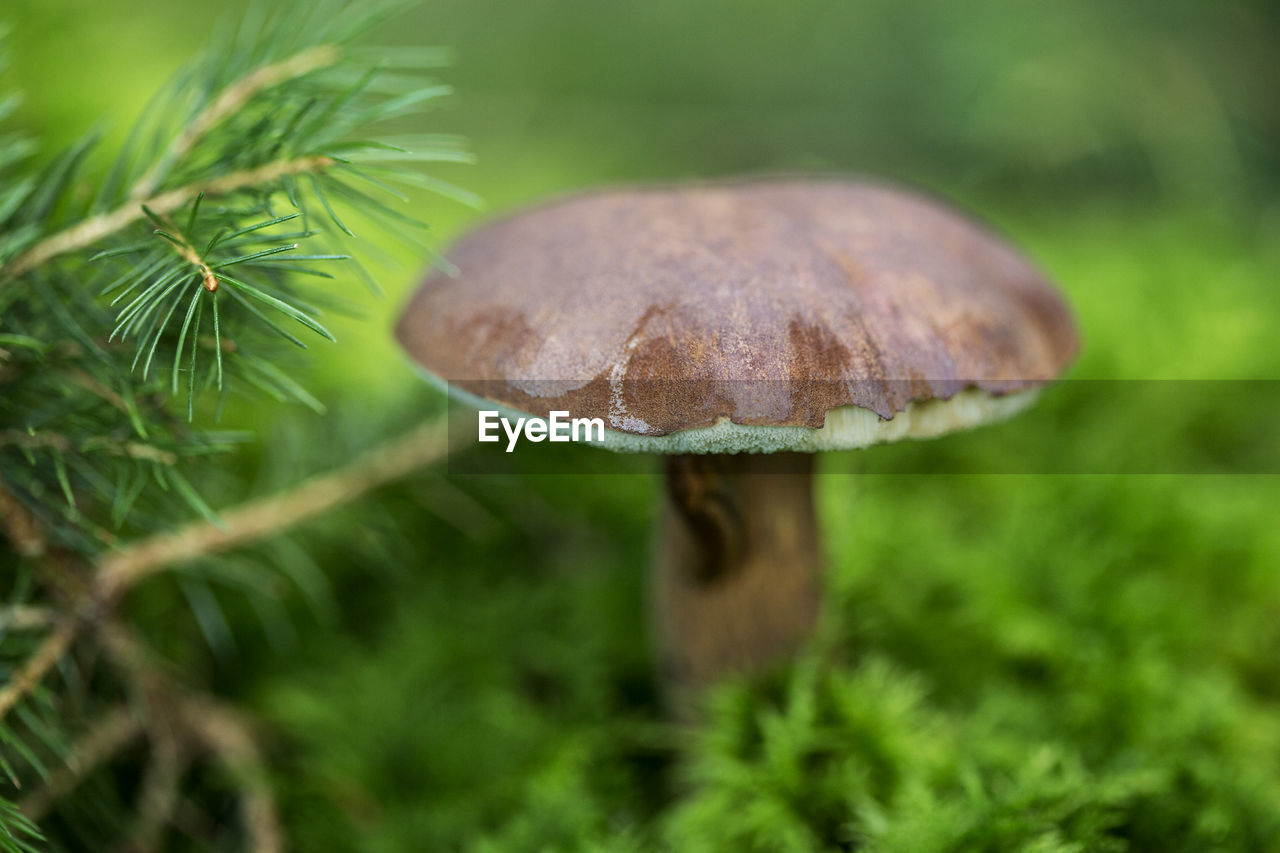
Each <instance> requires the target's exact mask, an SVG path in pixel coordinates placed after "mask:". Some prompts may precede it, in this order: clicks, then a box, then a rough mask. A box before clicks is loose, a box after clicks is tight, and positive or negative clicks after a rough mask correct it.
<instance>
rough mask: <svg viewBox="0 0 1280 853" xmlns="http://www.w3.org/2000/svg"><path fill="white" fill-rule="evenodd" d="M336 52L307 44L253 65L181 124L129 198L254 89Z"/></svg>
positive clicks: (329, 59) (333, 58)
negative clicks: (283, 56)
mask: <svg viewBox="0 0 1280 853" xmlns="http://www.w3.org/2000/svg"><path fill="white" fill-rule="evenodd" d="M340 56H341V51H340V50H339V49H338V46H337V45H333V44H322V45H319V46H317V47H312V48H308V49H307V50H304V51H302V52H301V53H298V54H295V55H294V56H291V57H289V58H288V59H286V60H283V61H282V62H277V63H274V64H272V65H264V66H262V67H261V68H256V69H254V70H253V71H251V72H250V73H249V74H246V75H245V76H244V77H241V78H240V79H239V80H237V81H236V82H234V83H232V84H231V85H230V86H228V87H227V88H226V89H224V90H223V92H222V94H220V95H219V96H218V97H217V98H215V99H214V100H213V102H212V103H211V104H209V105H208V106H207V107H205V108H204V110H202V111H201V112H200V113H199V114H198V115H197V116H196V117H195V118H194V119H192V121H191V123H190V124H188V125H187V126H186V127H185V128H183V130H182V132H181V133H180V134H178V136H177V138H176V139H174V140H173V142H172V144H170V146H169V149H168V150H167V151H166V152H165V153H164V154H163V155H162V156H161V157H160V159H159V160H157V161H156V163H155V165H153V166H152V167H151V168H150V169H148V170H147V173H146V174H145V175H143V176H142V177H141V178H139V179H138V182H137V183H136V184H134V186H133V188H132V189H131V190H130V191H129V199H130V200H131V201H134V202H140V201H142V200H143V199H146V198H147V197H148V196H149V195H151V194H152V193H154V192H155V189H156V187H157V186H158V185H159V184H160V181H161V180H162V179H163V175H164V172H165V171H166V170H167V169H169V168H170V167H172V165H173V164H174V163H177V162H178V161H180V160H181V159H182V158H183V157H185V156H186V155H187V154H189V153H191V149H192V148H193V147H194V146H195V144H196V142H197V141H199V140H200V138H201V137H202V136H204V135H205V134H206V133H207V132H208V131H209V130H210V129H211V128H213V127H215V126H216V125H217V124H218V123H219V122H221V121H222V120H223V119H225V118H227V117H228V116H230V115H233V114H234V113H235V112H236V111H238V110H239V109H240V108H241V107H243V106H244V105H245V103H246V102H248V100H249V99H250V98H252V97H253V96H254V95H256V94H257V93H258V92H260V91H262V90H263V89H269V88H271V87H272V86H276V85H279V84H280V83H283V82H284V81H286V80H292V79H296V78H298V77H302V76H304V75H306V74H309V73H311V72H312V71H316V70H317V69H320V68H325V67H328V66H331V65H333V64H334V63H336V62H337V61H338V58H339V57H340Z"/></svg>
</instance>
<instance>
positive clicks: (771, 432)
mask: <svg viewBox="0 0 1280 853" xmlns="http://www.w3.org/2000/svg"><path fill="white" fill-rule="evenodd" d="M421 372H422V373H423V374H424V375H425V376H426V377H427V378H428V380H430V381H431V382H432V384H435V385H437V386H440V387H443V388H447V390H448V393H449V394H450V396H452V397H453V398H454V399H455V400H457V401H459V402H461V403H463V404H465V405H467V406H471V407H473V408H475V409H477V410H485V411H497V412H498V413H499V414H500V415H501V416H502V417H504V418H508V419H510V420H511V421H512V422H514V421H515V420H516V419H518V418H530V417H534V416H533V415H530V414H529V413H527V412H521V411H518V410H516V409H513V408H510V407H509V406H504V405H502V404H501V403H495V402H493V401H492V400H486V399H484V398H482V397H478V396H476V395H475V394H471V393H469V392H467V391H464V390H462V389H461V388H458V387H457V386H454V385H446V383H444V382H442V381H441V380H440V378H439V377H437V376H434V375H433V374H431V373H429V372H427V371H421ZM1040 391H1041V389H1040V388H1030V389H1027V390H1024V391H1015V392H1013V393H1009V394H1003V395H1000V396H995V395H992V394H989V393H987V392H986V391H983V390H981V389H979V388H967V389H965V390H964V391H961V392H959V393H957V394H955V395H954V396H953V397H951V398H950V399H947V400H943V399H939V398H934V399H930V400H916V401H913V402H911V403H908V404H907V407H906V408H905V409H904V410H903V411H901V412H898V413H897V414H896V415H894V416H893V417H892V418H889V419H887V420H886V419H884V418H882V417H880V416H879V415H878V414H876V413H875V412H873V411H871V410H870V409H864V408H862V407H861V406H841V407H839V408H836V409H831V410H830V411H828V412H827V417H826V423H824V424H823V426H822V427H821V428H819V429H814V428H812V427H805V426H757V425H754V424H735V423H733V422H732V421H730V420H729V419H728V418H724V419H721V420H720V421H718V422H717V423H715V424H714V425H712V426H708V427H695V428H693V429H686V430H681V431H679V432H673V433H670V434H668V435H636V434H635V433H629V432H620V431H618V430H614V429H609V428H608V427H606V428H605V430H604V440H603V441H594V440H593V441H591V442H580V443H589V444H591V445H592V446H595V447H601V448H604V449H606V450H612V451H614V452H616V453H657V454H678V453H692V454H710V453H780V452H783V451H799V452H802V453H819V452H822V451H824V450H856V449H858V448H862V447H870V446H871V445H873V444H885V443H888V442H894V441H902V440H903V439H909V438H915V439H919V438H934V437H936V436H939V435H945V434H947V433H949V432H957V431H959V430H964V429H970V428H972V427H976V426H981V425H982V424H988V423H996V422H999V421H1003V420H1005V419H1006V418H1009V417H1012V416H1013V415H1016V414H1017V413H1019V412H1021V411H1022V410H1023V409H1026V408H1027V407H1028V406H1030V405H1031V404H1032V403H1034V402H1035V400H1036V398H1037V397H1038V396H1039V395H1040ZM569 417H574V414H573V413H570V414H569ZM594 433H595V430H592V434H594ZM503 440H504V441H505V439H503ZM522 443H523V442H522Z"/></svg>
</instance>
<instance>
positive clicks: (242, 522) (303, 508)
mask: <svg viewBox="0 0 1280 853" xmlns="http://www.w3.org/2000/svg"><path fill="white" fill-rule="evenodd" d="M446 450H447V428H446V427H445V426H443V425H441V424H437V423H430V424H427V425H425V426H422V427H419V428H418V429H416V430H414V431H412V432H410V433H407V434H406V435H404V436H401V437H400V438H398V439H396V440H394V441H392V442H390V443H389V444H387V445H384V446H383V447H380V448H378V449H376V450H373V451H370V452H369V453H367V454H365V455H364V456H363V457H361V458H360V459H358V460H356V461H355V462H353V463H352V464H350V465H347V466H344V467H342V468H339V469H338V470H336V471H332V472H330V473H328V474H323V475H321V476H318V477H315V478H313V479H311V480H308V481H307V482H305V483H303V484H301V485H300V486H298V487H296V488H294V489H291V490H289V491H288V492H285V493H284V494H281V495H273V496H272V497H269V498H264V499H261V500H256V501H251V502H249V503H247V504H244V505H243V506H240V507H237V508H236V509H233V510H229V511H227V512H225V513H223V514H222V515H221V517H220V520H219V521H218V522H216V523H214V522H196V523H193V524H191V525H188V526H187V527H184V528H182V529H180V530H177V531H174V532H172V533H166V534H161V535H159V536H155V537H153V538H151V539H148V540H144V541H142V542H136V543H133V544H131V545H129V546H126V547H124V548H122V549H120V550H119V551H116V552H115V553H113V554H110V555H108V556H107V557H106V558H105V559H104V560H103V561H102V563H101V564H100V567H99V578H100V582H101V584H102V585H103V586H104V587H105V589H106V591H107V595H109V596H113V595H115V594H117V593H118V592H119V591H122V590H125V589H128V588H130V587H132V586H133V585H134V584H136V583H138V582H139V581H141V580H143V579H145V578H146V577H148V576H150V575H152V574H154V573H155V572H157V571H160V570H162V569H165V568H168V567H170V566H173V565H175V564H178V563H182V562H185V561H187V560H191V559H195V558H197V557H206V556H210V555H212V554H217V553H220V552H222V551H226V550H229V549H231V548H236V547H239V546H241V545H245V544H247V543H250V542H253V541H256V540H258V539H261V538H263V537H266V536H272V535H276V534H278V533H280V532H283V531H285V530H287V529H289V528H291V527H294V526H296V525H297V524H300V523H302V522H304V521H306V520H308V519H310V518H313V517H315V516H317V515H320V514H322V513H325V512H328V511H329V510H331V509H333V508H335V507H338V506H341V505H342V504H345V503H350V502H351V501H353V500H356V499H358V498H360V497H362V496H363V495H364V494H365V493H367V492H369V491H370V490H372V489H375V488H377V487H378V486H382V485H385V484H386V483H389V482H391V481H393V480H397V479H400V478H401V477H404V476H407V475H408V474H410V473H412V472H414V471H417V470H420V469H421V468H424V467H426V466H428V465H430V464H432V463H434V462H437V461H439V460H440V459H441V458H443V456H444V454H445V452H446Z"/></svg>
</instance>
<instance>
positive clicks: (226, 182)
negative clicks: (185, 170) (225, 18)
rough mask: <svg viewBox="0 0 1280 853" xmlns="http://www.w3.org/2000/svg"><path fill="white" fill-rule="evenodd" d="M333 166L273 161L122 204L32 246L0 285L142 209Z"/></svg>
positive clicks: (1, 276) (162, 210) (166, 210)
mask: <svg viewBox="0 0 1280 853" xmlns="http://www.w3.org/2000/svg"><path fill="white" fill-rule="evenodd" d="M333 164H334V160H333V158H332V157H325V156H324V155H320V154H316V155H312V156H308V157H296V158H294V159H290V160H276V161H274V162H271V163H266V164H264V165H262V166H258V167H257V168H254V169H245V170H244V171H241V172H232V173H231V174H228V175H220V176H218V177H216V178H210V179H209V180H205V181H196V182H194V183H191V184H187V185H186V186H182V187H178V188H177V189H172V190H167V191H166V192H162V193H160V194H159V195H154V196H152V197H151V198H149V199H146V200H145V201H142V202H129V203H127V204H123V205H121V206H120V207H118V208H116V209H115V210H112V211H109V212H107V213H102V214H99V215H97V216H92V217H90V218H88V219H86V220H84V221H82V222H79V223H77V224H76V225H73V226H71V227H70V228H67V229H66V230H63V231H59V232H58V233H57V234H53V235H51V236H49V237H46V238H45V239H44V240H41V241H40V242H38V243H36V244H35V245H34V246H32V247H31V248H30V249H28V250H27V251H25V252H23V253H22V254H21V255H19V256H18V257H17V258H15V259H14V260H13V261H12V262H11V263H10V264H9V265H8V266H7V267H5V268H4V269H3V270H0V286H2V285H4V284H6V283H8V282H10V281H12V280H13V279H14V278H16V277H18V276H20V275H22V274H23V273H25V272H29V271H31V270H33V269H35V268H36V267H38V266H40V265H41V264H43V263H45V262H47V261H50V260H52V259H53V258H56V257H58V256H59V255H65V254H67V253H68V252H74V251H76V250H77V249H84V248H88V247H89V246H92V245H94V244H95V243H97V242H98V241H100V240H102V239H103V238H104V237H109V236H111V235H112V234H115V233H117V232H118V231H120V230H122V229H124V228H127V227H128V226H130V225H132V224H133V223H135V222H137V221H138V220H140V219H142V218H143V217H144V216H146V214H145V213H144V212H143V210H142V208H143V207H144V206H145V207H148V208H150V209H151V210H152V211H154V212H155V213H156V214H158V215H161V216H163V215H167V214H170V213H173V212H174V211H175V210H177V209H178V208H180V207H182V206H183V205H184V204H186V203H187V202H189V201H191V200H192V199H193V198H195V197H196V196H198V195H200V194H201V193H204V194H205V195H207V196H218V195H226V194H227V193H232V192H235V191H237V190H242V189H247V188H249V187H255V186H262V185H268V184H272V183H274V182H275V181H277V180H279V179H280V178H282V177H284V176H285V175H298V174H302V173H305V172H320V171H323V170H324V169H326V168H328V167H329V166H332V165H333Z"/></svg>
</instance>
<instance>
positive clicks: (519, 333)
mask: <svg viewBox="0 0 1280 853" xmlns="http://www.w3.org/2000/svg"><path fill="white" fill-rule="evenodd" d="M449 259H450V260H451V261H452V262H453V263H454V264H455V265H456V266H457V267H458V269H459V270H460V273H459V274H458V276H457V277H450V276H448V275H447V274H445V273H442V272H436V273H433V274H432V275H431V276H430V277H428V278H427V280H426V282H425V283H424V284H423V285H422V287H421V288H420V289H419V290H418V292H417V294H416V295H415V296H414V297H413V299H412V301H411V302H410V303H409V306H408V308H407V309H406V311H405V313H404V316H403V317H402V318H401V320H400V324H399V327H398V328H397V330H396V331H397V335H398V337H399V339H400V342H401V344H402V345H403V346H404V348H405V349H406V350H407V351H408V352H409V354H410V355H411V356H412V357H413V358H414V359H415V360H416V361H417V362H418V363H419V364H421V365H422V366H423V367H424V368H426V369H427V370H428V371H430V372H431V373H433V374H435V375H436V376H438V377H440V378H442V379H445V380H447V381H449V382H451V383H454V384H456V385H458V386H460V387H462V388H464V389H466V390H468V391H470V392H472V393H475V394H478V395H479V396H482V397H484V398H486V399H491V400H493V401H495V402H497V403H501V404H503V405H506V406H510V407H512V408H516V409H520V410H523V411H527V412H530V413H533V414H537V415H545V414H547V413H548V412H549V411H551V410H567V411H569V412H571V413H572V414H573V416H574V417H601V418H603V419H604V420H605V422H606V424H608V425H609V426H610V428H612V429H616V430H621V431H623V432H631V433H637V434H641V435H665V434H668V433H671V432H676V431H678V430H682V429H689V428H692V427H699V426H709V425H711V424H713V423H715V422H716V421H717V420H719V419H721V418H726V417H727V418H730V419H731V420H733V421H734V422H735V423H744V424H764V425H805V426H811V427H820V426H822V424H823V421H824V418H825V415H826V412H827V411H828V410H830V409H833V408H837V407H840V406H847V405H857V406H862V407H864V408H867V409H871V410H872V411H875V412H877V413H878V414H879V415H880V416H881V417H885V418H888V417H892V416H893V415H894V414H895V413H897V412H899V411H902V410H903V409H904V408H905V407H906V406H907V404H908V403H910V402H912V401H913V400H926V399H931V398H935V397H941V398H948V397H951V396H952V395H953V394H955V393H956V392H958V391H960V390H962V389H964V388H966V387H971V386H972V387H978V388H981V389H983V390H986V391H989V392H991V393H997V394H998V393H1005V392H1008V391H1012V390H1017V389H1021V388H1026V387H1028V386H1031V385H1036V384H1039V383H1043V382H1046V381H1048V380H1050V379H1052V378H1054V377H1055V376H1057V375H1058V374H1059V373H1060V372H1061V370H1062V369H1063V367H1064V366H1065V365H1066V364H1067V363H1068V362H1069V361H1070V360H1071V358H1072V357H1073V356H1074V355H1075V353H1076V350H1077V347H1078V342H1077V337H1076V331H1075V326H1074V324H1073V322H1072V319H1071V315H1070V312H1069V311H1068V309H1067V306H1066V305H1065V303H1064V302H1063V300H1062V298H1061V297H1060V296H1059V294H1058V293H1057V291H1056V290H1054V288H1053V287H1052V285H1050V284H1049V282H1048V281H1046V280H1045V278H1044V277H1043V276H1042V275H1041V274H1040V273H1039V272H1038V271H1037V270H1036V269H1034V268H1033V267H1032V266H1031V265H1030V264H1028V263H1027V262H1026V261H1025V260H1024V259H1023V258H1022V257H1021V256H1019V255H1018V254H1017V253H1016V252H1014V251H1013V250H1012V249H1010V248H1009V247H1008V246H1007V245H1006V244H1005V243H1003V242H1002V241H1000V240H999V239H997V238H996V237H994V236H993V235H992V234H990V233H989V232H987V231H986V230H984V229H983V228H980V227H978V226H977V225H974V224H973V223H971V222H970V221H969V220H967V219H965V218H963V217H962V216H960V215H959V214H957V213H955V212H953V211H951V210H949V209H947V208H945V207H943V206H942V205H940V204H938V203H937V202H934V201H931V200H927V199H924V198H922V197H920V196H917V195H914V194H911V193H908V192H904V191H901V190H897V189H892V188H888V187H884V186H876V185H867V184H858V183H852V182H848V181H840V180H795V179H792V180H765V181H755V182H750V183H732V184H720V185H698V186H688V187H665V188H654V189H630V190H616V191H609V192H601V193H596V194H591V195H582V196H575V197H571V198H568V199H565V200H561V201H558V202H553V203H551V204H548V205H544V206H542V207H538V208H534V209H532V210H529V211H526V212H524V213H520V214H517V215H515V216H512V217H509V218H507V219H504V220H501V221H499V222H495V223H493V224H491V225H488V226H486V227H484V228H481V229H479V230H477V231H475V232H473V233H472V234H471V235H470V236H468V237H466V238H464V239H463V240H462V241H461V242H460V243H458V244H457V246H456V247H455V248H454V249H453V251H452V252H450V253H449Z"/></svg>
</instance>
